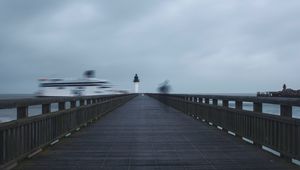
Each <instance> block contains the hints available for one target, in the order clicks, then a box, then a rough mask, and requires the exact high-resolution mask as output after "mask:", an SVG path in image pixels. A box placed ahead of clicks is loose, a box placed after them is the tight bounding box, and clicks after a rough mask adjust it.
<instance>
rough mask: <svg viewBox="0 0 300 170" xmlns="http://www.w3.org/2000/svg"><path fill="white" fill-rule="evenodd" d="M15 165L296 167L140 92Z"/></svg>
mask: <svg viewBox="0 0 300 170" xmlns="http://www.w3.org/2000/svg"><path fill="white" fill-rule="evenodd" d="M16 169H30V170H31V169H42V170H46V169H130V170H132V169H161V170H165V169H172V170H175V169H199V170H202V169H203V170H204V169H205V170H216V169H222V170H225V169H226V170H237V169H247V170H250V169H253V170H254V169H255V170H268V169H269V170H288V169H297V167H296V166H295V165H293V164H291V163H288V162H286V161H285V160H283V159H281V158H277V157H276V156H273V155H271V154H269V153H267V152H265V151H262V150H261V149H258V148H257V147H255V146H253V145H250V144H248V143H246V142H244V141H242V140H241V139H239V138H236V137H234V136H231V135H229V134H227V133H225V132H222V131H220V130H218V129H217V128H215V127H212V126H209V125H207V124H206V123H202V122H200V121H197V120H195V119H193V118H192V117H189V116H187V115H185V114H182V113H180V112H179V111H176V110H174V109H172V108H170V107H167V106H165V105H163V104H161V103H160V102H158V101H156V100H155V99H152V98H150V97H148V96H138V97H136V98H134V99H132V100H131V101H129V102H128V103H127V104H125V105H123V106H121V107H120V108H118V109H116V110H114V111H113V112H111V113H109V114H108V115H106V116H105V117H103V118H101V120H99V121H98V122H96V123H94V124H91V126H89V127H87V128H84V129H82V130H81V131H79V132H77V133H75V134H72V135H71V136H70V137H68V138H66V139H64V140H62V141H61V142H60V143H58V144H56V145H54V146H53V147H50V148H48V149H47V150H45V151H43V152H42V153H40V154H39V155H37V156H35V157H33V158H32V159H29V160H25V161H23V162H21V164H20V165H19V166H18V167H16Z"/></svg>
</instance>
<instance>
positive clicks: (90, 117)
mask: <svg viewBox="0 0 300 170" xmlns="http://www.w3.org/2000/svg"><path fill="white" fill-rule="evenodd" d="M133 97H135V94H124V95H108V96H93V97H59V98H30V99H15V100H13V99H10V100H1V101H0V109H7V108H16V110H17V120H14V121H10V122H6V123H0V169H2V168H4V167H8V166H14V165H15V164H16V162H17V161H18V160H21V159H24V158H26V157H31V156H32V155H34V154H35V153H37V152H40V151H41V149H42V148H43V147H45V146H48V145H49V144H54V143H55V142H57V141H58V140H59V139H60V138H62V137H64V136H68V135H70V133H71V132H72V131H74V130H79V129H80V127H82V126H87V125H88V123H90V122H92V121H94V120H96V119H98V118H100V117H101V116H103V115H104V114H105V113H108V112H110V111H112V110H113V109H115V108H117V107H118V106H120V105H122V104H124V103H125V102H127V101H128V100H130V99H131V98H133ZM66 103H69V105H70V108H68V109H67V108H66ZM53 104H58V111H55V112H51V105H53ZM32 105H41V111H40V112H41V113H42V114H41V115H37V116H33V117H28V108H29V107H30V106H32Z"/></svg>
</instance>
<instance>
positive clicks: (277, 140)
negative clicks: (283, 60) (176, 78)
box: [149, 94, 300, 161]
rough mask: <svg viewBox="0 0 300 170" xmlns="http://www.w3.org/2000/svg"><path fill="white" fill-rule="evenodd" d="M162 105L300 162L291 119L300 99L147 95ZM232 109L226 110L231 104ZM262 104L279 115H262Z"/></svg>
mask: <svg viewBox="0 0 300 170" xmlns="http://www.w3.org/2000/svg"><path fill="white" fill-rule="evenodd" d="M149 95H150V96H151V97H154V98H156V99H158V100H160V101H161V102H163V103H165V104H167V105H170V106H172V107H174V108H175V109H177V110H179V111H182V112H183V113H185V114H188V115H190V116H193V117H194V118H195V119H199V120H202V121H204V122H207V123H208V124H209V125H212V126H216V127H217V128H218V129H221V130H224V131H227V132H228V133H230V134H232V135H235V136H238V137H241V138H242V139H244V140H245V141H247V142H249V143H252V144H255V145H257V146H259V147H262V148H263V149H267V150H271V152H273V153H275V154H276V155H278V156H281V157H284V158H287V159H288V160H292V161H298V160H300V119H297V118H293V111H292V110H293V107H299V106H300V99H295V98H272V97H245V96H216V95H184V94H149ZM229 103H230V104H233V105H234V107H232V106H231V107H229V105H230V104H229ZM244 103H251V104H252V107H253V108H252V109H251V110H244V109H243V104H244ZM264 104H274V105H278V106H279V108H280V109H279V112H280V114H279V115H272V114H265V113H263V106H264Z"/></svg>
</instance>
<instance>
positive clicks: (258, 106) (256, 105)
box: [253, 102, 262, 113]
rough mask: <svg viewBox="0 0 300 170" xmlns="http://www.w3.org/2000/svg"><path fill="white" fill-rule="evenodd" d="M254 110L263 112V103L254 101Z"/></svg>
mask: <svg viewBox="0 0 300 170" xmlns="http://www.w3.org/2000/svg"><path fill="white" fill-rule="evenodd" d="M253 111H254V112H259V113H262V103H258V102H254V103H253Z"/></svg>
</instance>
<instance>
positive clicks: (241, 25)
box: [0, 0, 300, 93]
mask: <svg viewBox="0 0 300 170" xmlns="http://www.w3.org/2000/svg"><path fill="white" fill-rule="evenodd" d="M90 69H92V70H96V75H97V77H98V78H102V79H108V80H110V81H112V82H113V83H114V84H117V85H119V87H120V88H122V89H133V84H132V80H133V76H134V74H135V73H138V74H139V76H140V79H141V90H142V91H143V92H154V91H156V88H157V86H158V84H159V83H161V82H163V81H164V80H166V79H168V80H169V81H170V84H171V85H172V89H173V92H177V93H233V92H237V93H240V92H247V93H248V92H250V93H251V92H256V91H264V90H280V89H281V87H282V84H283V83H286V84H287V86H288V87H291V88H295V89H300V77H299V73H300V1H299V0H289V1H283V0H147V1H142V0H126V1H124V0H107V1H100V0H82V1H78V0H77V1H76V0H69V1H63V0H56V1H41V0H26V1H23V0H1V1H0V81H1V84H0V93H33V92H35V91H36V90H37V88H38V82H37V79H38V78H40V77H71V78H78V77H81V76H82V73H83V72H84V71H85V70H90Z"/></svg>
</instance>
